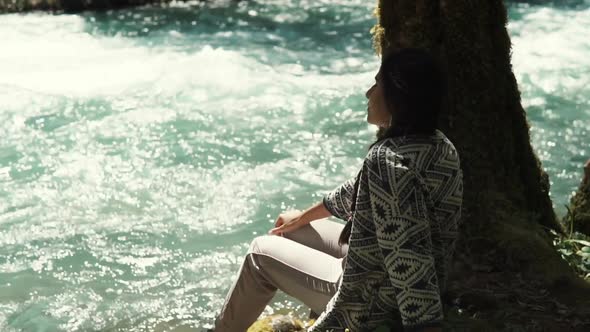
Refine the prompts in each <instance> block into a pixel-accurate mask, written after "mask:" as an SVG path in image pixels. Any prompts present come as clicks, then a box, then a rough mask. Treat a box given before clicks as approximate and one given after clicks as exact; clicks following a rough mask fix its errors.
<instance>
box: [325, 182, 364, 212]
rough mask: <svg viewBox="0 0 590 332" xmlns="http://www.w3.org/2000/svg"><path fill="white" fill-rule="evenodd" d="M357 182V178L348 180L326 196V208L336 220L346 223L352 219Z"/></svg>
mask: <svg viewBox="0 0 590 332" xmlns="http://www.w3.org/2000/svg"><path fill="white" fill-rule="evenodd" d="M355 180H356V177H353V178H351V179H348V180H346V181H345V182H344V183H342V184H341V185H339V186H338V187H336V188H335V189H333V190H332V191H330V192H328V193H327V194H326V195H324V198H323V203H324V206H325V207H326V209H327V210H328V211H330V213H331V214H332V215H333V216H335V217H336V218H339V219H342V220H345V221H348V220H349V219H350V217H351V214H352V213H351V206H352V196H353V192H354V182H355Z"/></svg>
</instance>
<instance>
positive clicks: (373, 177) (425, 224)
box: [364, 153, 443, 331]
mask: <svg viewBox="0 0 590 332" xmlns="http://www.w3.org/2000/svg"><path fill="white" fill-rule="evenodd" d="M398 157H399V156H397V155H391V154H390V155H389V156H388V155H386V154H384V153H375V154H373V156H372V157H371V158H369V159H367V160H366V163H365V166H364V167H366V172H367V174H368V189H369V200H370V204H371V214H372V217H373V218H372V219H373V222H374V224H375V230H376V235H377V242H378V244H379V247H380V249H381V252H382V254H383V258H384V267H385V268H386V270H387V273H388V275H389V279H390V281H391V284H392V286H393V288H394V289H395V297H396V300H397V304H398V308H399V311H400V315H401V318H402V324H403V326H404V330H405V331H416V330H420V329H422V328H425V327H440V326H441V325H442V320H443V308H442V302H441V298H440V292H439V285H438V281H437V275H436V267H435V260H434V256H433V249H432V239H431V231H430V222H429V219H428V214H427V211H428V210H427V207H426V203H425V196H423V193H422V192H421V189H420V188H421V187H420V186H419V184H418V182H417V180H418V179H417V178H416V176H415V175H414V173H413V172H412V171H410V170H409V169H408V168H407V167H405V166H403V165H402V164H401V162H400V161H401V160H400V159H399V158H398Z"/></svg>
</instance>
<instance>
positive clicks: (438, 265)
mask: <svg viewBox="0 0 590 332" xmlns="http://www.w3.org/2000/svg"><path fill="white" fill-rule="evenodd" d="M358 176H359V181H360V182H359V186H358V192H357V196H356V206H355V209H354V213H352V212H351V209H352V207H351V205H352V197H353V188H354V182H355V180H356V177H354V178H351V179H349V180H348V181H346V182H344V183H343V184H342V185H340V186H338V187H337V188H336V189H334V190H333V191H331V192H329V193H328V194H326V195H325V196H324V197H323V203H324V205H325V206H326V208H327V209H328V210H329V211H330V212H331V213H332V215H334V216H335V217H337V218H339V219H342V220H345V221H349V220H351V222H352V228H351V235H350V238H349V247H348V253H347V255H346V257H345V260H344V262H343V264H344V265H343V273H342V276H341V278H340V281H339V284H338V288H337V291H336V293H335V294H334V296H333V297H332V298H331V299H330V301H329V302H328V304H327V306H326V309H325V310H324V311H323V312H322V313H321V314H320V316H319V317H318V318H317V319H316V321H315V323H314V324H313V325H312V326H311V327H309V328H308V330H307V331H308V332H326V331H328V332H337V331H345V329H346V328H348V330H349V331H350V332H364V331H373V330H374V329H375V328H376V327H378V326H379V325H382V324H387V325H389V326H398V327H402V326H403V330H404V331H416V330H419V329H422V328H424V327H427V326H441V324H442V320H443V318H444V317H443V308H442V302H441V293H442V292H443V291H444V290H445V286H446V281H447V271H448V268H449V266H450V263H451V258H452V256H453V251H454V248H455V243H456V240H457V236H458V227H459V222H460V217H461V203H462V196H463V175H462V171H461V167H460V163H459V156H458V154H457V150H456V149H455V147H454V146H453V144H452V143H451V141H450V140H449V139H448V138H447V137H446V136H445V135H444V134H443V133H442V132H441V131H439V130H437V131H436V133H435V134H434V135H431V136H418V135H407V136H402V137H394V138H388V139H385V140H382V141H381V142H379V143H377V144H375V145H373V147H371V149H370V150H369V151H368V153H367V156H366V157H365V159H364V161H363V165H362V167H361V169H360V171H359V174H358Z"/></svg>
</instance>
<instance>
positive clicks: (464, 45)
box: [373, 0, 590, 328]
mask: <svg viewBox="0 0 590 332" xmlns="http://www.w3.org/2000/svg"><path fill="white" fill-rule="evenodd" d="M376 15H377V17H378V20H379V22H378V24H377V25H376V26H375V27H374V30H373V33H374V42H375V47H376V48H377V51H378V52H380V53H381V54H382V55H383V56H385V55H387V54H388V53H389V52H392V51H395V50H397V49H400V48H403V47H422V48H426V49H429V50H431V51H432V53H434V54H435V55H436V56H437V57H438V59H439V60H440V62H441V63H442V65H443V67H444V70H445V72H446V74H447V78H448V98H447V100H446V102H445V111H444V112H443V115H442V116H441V119H440V123H439V127H440V128H441V130H443V132H445V134H447V136H449V138H450V139H451V140H452V141H453V142H454V143H455V145H456V147H457V148H458V150H459V154H460V157H461V164H462V168H463V170H464V201H463V204H464V205H463V206H464V209H463V221H462V229H461V236H460V240H459V242H458V246H457V249H456V252H455V265H454V266H453V271H454V274H453V276H452V277H451V280H450V284H449V288H448V293H447V294H446V296H445V298H447V299H449V300H452V301H454V302H453V303H454V304H457V302H461V301H462V302H463V304H462V305H463V306H470V307H471V309H472V310H473V311H478V312H482V311H485V310H488V313H489V315H488V318H490V320H494V319H497V318H498V317H499V316H502V315H498V314H497V312H498V311H497V310H496V309H497V308H498V307H499V306H500V305H501V306H505V305H508V306H510V305H511V303H513V306H515V307H518V306H519V305H520V304H517V302H516V301H514V300H519V302H521V304H522V303H525V304H527V303H528V304H529V305H530V306H533V305H536V306H538V308H539V311H543V310H551V308H549V307H551V305H550V304H549V303H551V302H554V303H555V301H557V300H555V298H554V297H551V296H552V295H551V294H553V295H555V294H556V292H557V291H556V289H558V288H559V287H563V286H564V285H568V286H567V287H565V288H563V289H568V290H572V289H574V290H575V292H577V293H578V294H585V296H586V297H588V294H589V293H588V287H587V286H588V285H587V283H585V282H584V281H583V280H582V279H580V278H579V277H578V276H577V275H575V273H573V271H572V269H571V268H570V267H569V266H568V265H567V263H566V262H565V261H564V260H562V259H561V257H560V255H559V254H558V253H557V251H556V250H555V248H554V247H553V244H552V237H551V235H550V233H549V232H548V231H549V230H554V231H556V232H558V233H563V231H564V230H563V228H562V226H561V224H560V223H559V222H558V221H557V218H556V216H555V214H554V212H553V209H552V204H551V200H550V198H549V180H548V176H547V174H546V173H545V172H544V171H543V169H542V167H541V164H540V162H539V160H538V158H537V157H536V155H535V153H534V151H533V149H532V147H531V144H530V136H529V126H528V123H527V120H526V114H525V111H524V110H523V107H522V105H521V100H520V92H519V90H518V86H517V82H516V79H515V76H514V74H513V71H512V67H511V62H510V55H511V43H510V38H509V35H508V32H507V29H506V24H507V12H506V8H505V6H504V3H503V1H502V0H489V1H470V0H436V1H433V0H379V1H378V7H377V9H376ZM533 285H534V286H533ZM510 287H524V288H520V289H519V291H521V292H520V293H519V292H517V291H514V292H511V289H510ZM526 287H534V288H537V289H538V292H535V289H534V288H531V289H530V293H528V294H529V296H527V295H523V294H526V289H527V288H526ZM492 289H493V290H495V291H494V292H496V294H493V293H490V291H491V290H492ZM502 289H504V290H503V291H502ZM545 291H547V293H546V294H545V293H544V292H545ZM558 293H559V295H560V296H561V295H564V294H565V293H563V291H559V292H558ZM490 294H493V295H490ZM498 294H503V297H502V296H499V295H498ZM534 294H537V296H541V295H539V294H545V295H546V296H541V297H542V298H543V299H544V300H541V299H540V298H539V297H538V300H537V301H536V302H535V301H533V300H531V299H532V298H534V297H535V295H534ZM496 295H498V296H496ZM555 296H557V295H555ZM549 298H552V300H548V299H549ZM567 299H570V300H571V301H569V302H568V301H566V300H567ZM577 300H580V301H581V300H582V299H581V298H578V297H575V299H574V298H572V297H569V298H560V299H559V301H557V303H559V304H560V305H562V304H563V303H562V302H564V301H565V302H568V303H569V304H570V305H571V306H578V305H581V304H580V302H579V301H577ZM543 301H545V302H543ZM540 303H544V304H540ZM574 303H575V304H574ZM586 303H587V304H588V302H586ZM566 306H567V305H566ZM530 309H531V308H530V307H529V308H527V310H528V311H531V310H530ZM523 312H525V311H524V310H523ZM494 313H495V314H494ZM484 316H485V315H484ZM529 318H530V317H529ZM497 323H498V322H497ZM499 324H505V323H499ZM589 326H590V325H589ZM496 328H500V326H496Z"/></svg>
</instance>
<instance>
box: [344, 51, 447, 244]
mask: <svg viewBox="0 0 590 332" xmlns="http://www.w3.org/2000/svg"><path fill="white" fill-rule="evenodd" d="M379 72H380V81H379V84H381V85H382V87H383V96H384V98H385V103H386V105H387V110H388V111H389V112H390V113H391V116H392V124H391V126H390V127H388V128H379V130H378V131H377V140H376V141H375V142H373V143H372V144H371V145H370V146H369V150H370V149H371V148H372V147H373V145H375V144H377V143H379V142H380V141H382V140H384V139H387V138H390V137H398V136H405V135H426V136H430V135H433V134H434V133H435V130H436V123H437V120H438V114H439V113H440V110H441V108H442V104H443V98H444V95H445V93H446V91H445V88H446V87H445V82H444V79H443V75H442V71H441V68H440V66H439V64H438V62H437V60H436V59H435V58H434V57H433V56H432V55H430V53H429V52H427V51H426V50H423V49H415V48H406V49H401V50H399V51H397V52H394V53H392V54H390V55H388V56H387V57H384V58H382V59H381V68H380V69H379ZM359 182H360V172H359V173H358V175H357V177H356V181H355V183H354V190H353V196H352V207H351V216H352V215H353V213H354V210H355V208H356V195H357V192H358V186H359ZM351 228H352V217H351V218H350V220H349V221H348V222H347V223H346V225H345V226H344V229H343V230H342V232H341V233H340V238H339V239H338V243H339V244H340V245H342V244H344V243H348V239H349V238H350V233H351Z"/></svg>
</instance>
